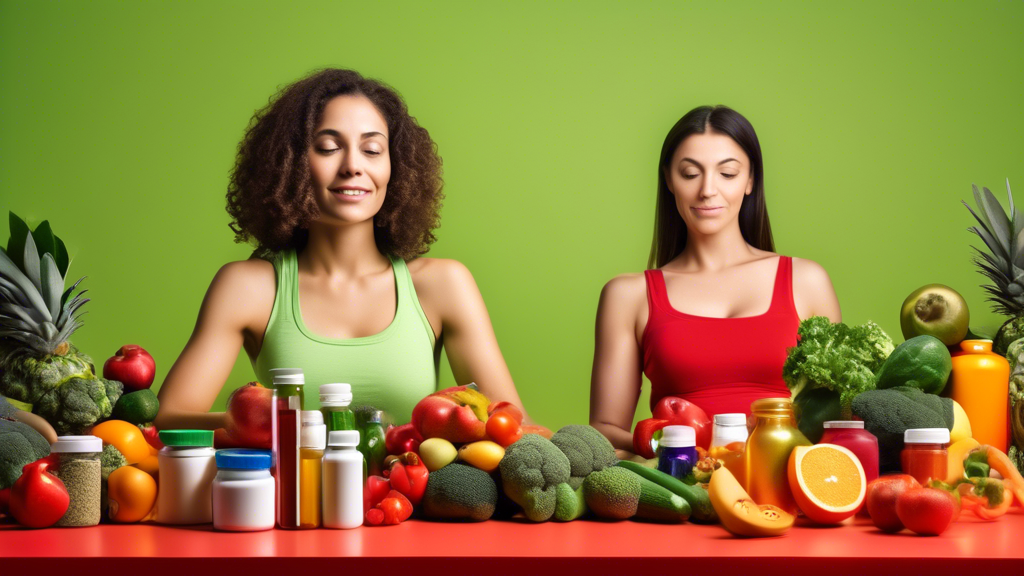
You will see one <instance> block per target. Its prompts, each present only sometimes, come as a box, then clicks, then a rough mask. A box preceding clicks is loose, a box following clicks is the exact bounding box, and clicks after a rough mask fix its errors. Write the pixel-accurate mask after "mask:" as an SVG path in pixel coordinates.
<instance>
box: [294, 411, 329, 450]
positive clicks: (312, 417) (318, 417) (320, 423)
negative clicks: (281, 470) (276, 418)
mask: <svg viewBox="0 0 1024 576" xmlns="http://www.w3.org/2000/svg"><path fill="white" fill-rule="evenodd" d="M326 445H327V426H325V425H324V415H323V414H321V413H320V411H319V410H303V411H302V428H301V429H300V432H299V446H300V447H301V448H313V449H314V450H323V449H324V447H326Z"/></svg>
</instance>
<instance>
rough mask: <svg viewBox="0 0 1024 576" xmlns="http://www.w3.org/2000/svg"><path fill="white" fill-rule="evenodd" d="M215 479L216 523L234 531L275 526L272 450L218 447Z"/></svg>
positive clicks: (214, 519)
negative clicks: (219, 448)
mask: <svg viewBox="0 0 1024 576" xmlns="http://www.w3.org/2000/svg"><path fill="white" fill-rule="evenodd" d="M216 459H217V476H216V478H214V480H213V527H214V528H215V529H217V530H226V531H230V532H256V531H259V530H270V529H271V528H273V527H274V496H275V493H276V492H275V489H274V478H273V477H272V476H271V475H270V451H269V450H249V449H231V450H218V451H217V456H216Z"/></svg>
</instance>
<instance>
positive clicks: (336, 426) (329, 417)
mask: <svg viewBox="0 0 1024 576" xmlns="http://www.w3.org/2000/svg"><path fill="white" fill-rule="evenodd" d="M350 404H352V386H350V385H349V384H324V385H322V386H320V412H321V413H322V414H323V415H324V424H325V425H326V426H327V432H328V433H330V432H333V431H335V430H356V429H357V427H356V416H355V414H353V413H352V410H351V409H350V408H349V405H350Z"/></svg>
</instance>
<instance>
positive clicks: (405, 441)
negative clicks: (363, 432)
mask: <svg viewBox="0 0 1024 576" xmlns="http://www.w3.org/2000/svg"><path fill="white" fill-rule="evenodd" d="M421 442H423V437H422V436H420V433H419V431H417V430H416V428H415V427H413V425H412V423H409V424H402V425H401V426H388V431H387V432H386V433H385V434H384V448H385V449H387V451H388V454H405V453H406V452H417V451H419V449H420V443H421Z"/></svg>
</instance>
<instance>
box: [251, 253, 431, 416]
mask: <svg viewBox="0 0 1024 576" xmlns="http://www.w3.org/2000/svg"><path fill="white" fill-rule="evenodd" d="M389 258H390V259H391V268H392V270H393V271H394V274H395V292H396V293H397V295H398V306H397V307H396V310H395V318H394V320H392V321H391V324H390V325H388V327H387V328H385V329H384V330H383V331H382V332H379V333H377V334H374V335H372V336H365V337H362V338H348V339H337V338H325V337H323V336H318V335H316V334H314V333H312V332H311V331H310V330H309V328H307V327H306V324H305V322H303V321H302V311H301V308H300V306H299V274H298V259H297V258H296V254H295V251H294V250H286V251H283V252H280V253H278V255H277V257H276V258H275V259H274V261H273V264H274V270H275V272H276V275H277V294H276V295H275V296H274V309H273V311H272V312H271V313H270V322H269V323H268V324H267V331H266V334H265V335H264V336H263V347H262V348H261V349H260V353H259V356H257V357H256V360H255V361H254V362H253V371H255V372H256V376H257V378H259V381H260V382H261V383H263V384H265V385H267V386H270V385H271V384H272V383H273V378H272V377H271V376H270V369H271V368H302V370H303V372H304V374H305V376H306V389H305V399H306V400H305V404H306V405H305V407H304V408H305V409H306V410H313V409H317V408H319V405H320V403H319V395H318V393H317V389H318V387H319V386H320V385H321V384H327V383H331V382H347V383H348V384H351V385H352V405H353V406H363V405H369V406H374V407H376V408H378V409H380V410H384V411H385V412H386V413H387V414H388V415H389V416H390V418H391V421H392V422H393V423H394V424H396V425H398V424H404V423H406V422H409V421H410V420H411V418H412V409H413V407H414V406H416V403H417V402H419V401H420V400H421V399H422V398H423V397H424V396H427V395H428V394H432V393H434V392H436V391H437V385H438V366H439V359H440V356H439V354H438V353H439V351H440V349H439V348H437V347H436V346H435V344H436V342H435V338H434V331H433V330H432V329H431V327H430V323H429V322H428V321H427V317H426V315H425V314H424V313H423V309H422V308H421V307H420V302H419V299H418V298H417V297H416V289H415V288H414V287H413V283H412V277H411V276H410V275H409V268H408V267H407V266H406V264H405V261H404V260H402V259H400V258H393V257H389Z"/></svg>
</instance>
